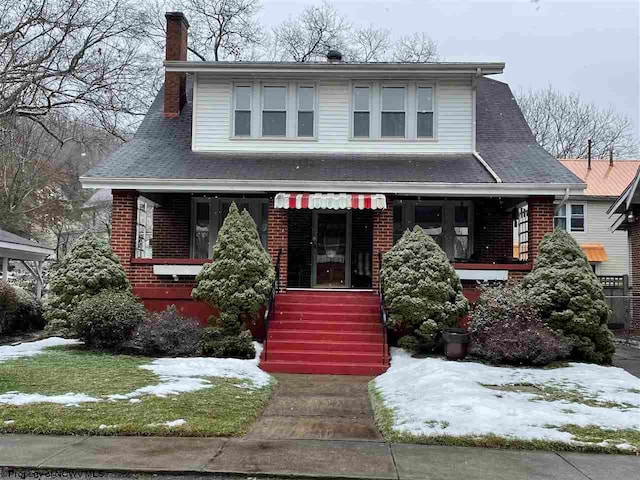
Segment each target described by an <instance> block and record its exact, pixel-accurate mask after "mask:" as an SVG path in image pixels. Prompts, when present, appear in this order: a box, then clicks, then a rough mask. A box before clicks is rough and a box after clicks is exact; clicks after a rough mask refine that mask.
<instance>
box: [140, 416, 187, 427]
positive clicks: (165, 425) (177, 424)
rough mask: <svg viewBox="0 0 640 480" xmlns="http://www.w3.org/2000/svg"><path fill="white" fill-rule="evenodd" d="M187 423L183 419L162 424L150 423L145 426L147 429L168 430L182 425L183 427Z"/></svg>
mask: <svg viewBox="0 0 640 480" xmlns="http://www.w3.org/2000/svg"><path fill="white" fill-rule="evenodd" d="M186 423H187V421H186V420H185V419H184V418H179V419H177V420H171V421H168V422H164V423H150V424H148V425H147V426H149V427H169V428H173V427H180V426H182V425H185V424H186Z"/></svg>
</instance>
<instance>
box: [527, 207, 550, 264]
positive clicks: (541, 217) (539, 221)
mask: <svg viewBox="0 0 640 480" xmlns="http://www.w3.org/2000/svg"><path fill="white" fill-rule="evenodd" d="M553 201H554V197H529V199H528V204H529V263H530V264H532V265H533V262H534V261H535V259H536V257H537V256H538V250H539V248H540V242H541V241H542V239H543V238H544V236H545V235H546V234H547V233H549V232H552V231H553V213H554V210H553V209H554V206H553Z"/></svg>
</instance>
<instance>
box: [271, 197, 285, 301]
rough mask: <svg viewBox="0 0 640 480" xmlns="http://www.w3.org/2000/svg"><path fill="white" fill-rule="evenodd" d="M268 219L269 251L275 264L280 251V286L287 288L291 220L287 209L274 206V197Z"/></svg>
mask: <svg viewBox="0 0 640 480" xmlns="http://www.w3.org/2000/svg"><path fill="white" fill-rule="evenodd" d="M268 215H269V216H268V220H267V228H268V240H267V251H268V252H269V254H270V255H271V258H273V264H274V266H275V264H276V261H277V258H278V252H279V251H280V250H282V253H281V254H280V288H281V289H286V288H287V266H288V246H289V221H288V216H287V210H283V209H281V208H273V198H270V199H269V214H268Z"/></svg>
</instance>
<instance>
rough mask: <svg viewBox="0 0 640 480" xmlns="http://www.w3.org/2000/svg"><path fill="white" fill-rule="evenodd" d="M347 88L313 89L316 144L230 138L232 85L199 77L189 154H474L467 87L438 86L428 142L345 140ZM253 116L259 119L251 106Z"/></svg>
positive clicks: (347, 131) (334, 84) (443, 83)
mask: <svg viewBox="0 0 640 480" xmlns="http://www.w3.org/2000/svg"><path fill="white" fill-rule="evenodd" d="M351 85H352V84H351V82H348V81H343V82H332V83H329V82H321V83H319V84H318V111H317V122H318V127H317V132H318V135H317V139H309V140H300V139H266V140H265V139H231V103H232V95H231V93H232V88H231V86H232V82H229V81H219V80H216V79H215V78H211V77H205V76H198V78H197V87H196V99H195V109H194V110H195V112H194V142H193V149H194V150H197V151H254V152H256V151H257V152H299V151H305V152H358V153H380V152H384V153H436V152H440V153H446V152H451V153H455V152H470V151H471V150H472V149H473V141H472V134H473V125H472V122H473V113H472V109H473V101H472V90H471V86H470V85H468V84H464V83H460V82H454V81H449V82H448V81H440V82H438V83H437V85H436V121H435V124H436V135H437V138H436V139H434V140H430V141H411V140H397V141H382V140H364V141H363V140H350V139H349V135H350V122H351V111H350V109H351ZM407 114H408V115H411V112H407ZM253 115H260V111H259V110H257V109H256V105H255V104H254V111H253ZM408 122H409V121H408ZM408 124H409V125H410V123H408Z"/></svg>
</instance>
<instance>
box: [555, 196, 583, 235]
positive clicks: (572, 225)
mask: <svg viewBox="0 0 640 480" xmlns="http://www.w3.org/2000/svg"><path fill="white" fill-rule="evenodd" d="M553 225H554V227H555V228H558V229H560V230H566V231H567V232H584V231H585V205H584V203H565V204H564V205H563V206H562V207H560V208H559V209H558V211H557V212H556V214H555V216H554V217H553Z"/></svg>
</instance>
